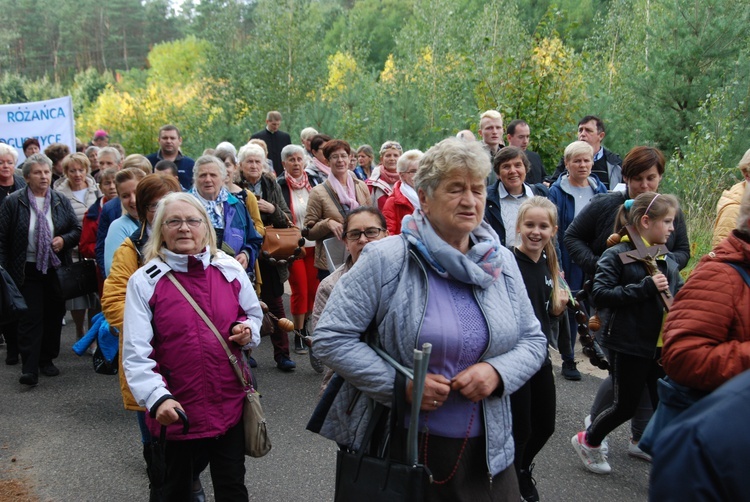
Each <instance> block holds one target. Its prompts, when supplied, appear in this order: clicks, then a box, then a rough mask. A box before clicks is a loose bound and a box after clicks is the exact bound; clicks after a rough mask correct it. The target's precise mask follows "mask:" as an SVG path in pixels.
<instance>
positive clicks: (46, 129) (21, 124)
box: [0, 96, 76, 163]
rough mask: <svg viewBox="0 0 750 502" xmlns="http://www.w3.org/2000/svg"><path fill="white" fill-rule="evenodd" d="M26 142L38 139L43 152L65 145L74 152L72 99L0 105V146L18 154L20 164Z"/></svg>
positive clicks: (74, 135)
mask: <svg viewBox="0 0 750 502" xmlns="http://www.w3.org/2000/svg"><path fill="white" fill-rule="evenodd" d="M27 138H36V139H38V140H39V144H40V145H41V150H42V152H44V149H45V148H47V147H48V146H49V145H51V144H52V143H64V144H66V145H68V147H70V151H71V152H75V151H76V133H75V120H74V119H73V100H72V99H71V97H70V96H65V97H63V98H57V99H50V100H47V101H36V102H34V103H20V104H16V105H0V143H7V144H8V145H10V146H12V147H14V148H15V149H16V150H18V162H19V163H20V162H22V161H23V160H24V159H25V158H26V156H25V155H24V154H23V142H24V141H26V139H27Z"/></svg>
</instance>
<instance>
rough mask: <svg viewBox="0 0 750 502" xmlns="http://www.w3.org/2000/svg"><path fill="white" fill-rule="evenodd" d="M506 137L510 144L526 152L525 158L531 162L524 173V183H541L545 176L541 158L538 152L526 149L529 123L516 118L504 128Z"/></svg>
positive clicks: (529, 130) (528, 138)
mask: <svg viewBox="0 0 750 502" xmlns="http://www.w3.org/2000/svg"><path fill="white" fill-rule="evenodd" d="M506 132H507V134H506V138H507V140H508V144H509V145H510V146H517V147H518V148H520V149H521V150H523V152H524V153H525V154H526V158H528V159H529V162H530V163H531V168H530V169H529V172H528V174H527V175H526V183H529V184H530V185H534V184H536V183H541V182H542V181H544V178H545V177H546V176H547V171H545V170H544V164H542V158H541V157H540V156H539V154H538V153H536V152H532V151H531V150H529V149H528V147H529V141H530V139H531V128H530V127H529V124H527V123H526V122H524V121H523V120H521V119H516V120H513V121H511V123H510V124H508V129H507V130H506Z"/></svg>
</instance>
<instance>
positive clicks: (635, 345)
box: [591, 242, 682, 357]
mask: <svg viewBox="0 0 750 502" xmlns="http://www.w3.org/2000/svg"><path fill="white" fill-rule="evenodd" d="M633 249H634V246H633V245H632V244H631V243H629V242H622V243H620V244H617V245H616V246H612V247H611V248H610V249H608V250H607V251H605V252H604V254H603V255H602V257H601V259H599V263H598V266H597V269H596V275H595V276H594V287H593V289H592V291H591V293H592V295H593V297H594V301H595V302H596V305H597V307H602V308H605V309H608V310H609V315H608V316H607V317H606V318H605V319H603V321H604V323H605V325H604V329H603V331H602V335H601V343H602V345H604V346H605V347H607V348H608V349H611V350H616V351H618V352H623V353H625V354H630V355H634V356H638V357H656V355H657V354H656V342H657V340H658V338H659V332H660V331H661V326H662V323H663V322H664V309H663V307H662V305H661V303H660V300H659V299H658V298H657V296H658V293H659V292H658V290H657V289H656V285H655V284H654V280H653V279H652V278H651V276H650V275H649V274H648V273H647V272H646V268H645V266H644V265H643V263H639V262H635V263H629V264H627V265H624V264H623V263H622V260H621V259H620V256H619V254H620V253H622V252H624V251H630V250H633ZM656 263H657V266H658V267H659V270H660V271H661V272H662V273H663V274H664V275H665V276H667V281H669V289H670V291H671V293H672V296H674V295H676V294H677V291H679V289H680V288H681V287H682V278H681V277H680V272H679V270H678V268H677V264H676V263H675V262H674V260H672V258H670V257H669V256H667V258H666V260H656Z"/></svg>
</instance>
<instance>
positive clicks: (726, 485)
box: [649, 371, 750, 502]
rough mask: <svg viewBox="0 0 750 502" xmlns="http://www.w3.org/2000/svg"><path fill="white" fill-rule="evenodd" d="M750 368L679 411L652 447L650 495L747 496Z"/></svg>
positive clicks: (664, 499) (663, 501)
mask: <svg viewBox="0 0 750 502" xmlns="http://www.w3.org/2000/svg"><path fill="white" fill-rule="evenodd" d="M748 422H750V371H745V372H744V373H742V374H740V375H738V376H736V377H734V378H733V379H732V380H730V381H729V382H727V383H725V384H724V385H722V386H721V387H719V388H718V389H716V390H715V391H714V392H713V393H712V394H710V395H709V396H707V397H704V398H703V399H702V400H700V401H699V402H697V403H696V404H694V405H693V406H691V407H690V408H689V409H688V410H686V411H685V412H683V413H682V414H681V415H680V416H678V417H677V418H676V419H675V420H674V421H673V422H672V423H671V424H670V425H669V427H667V428H666V429H664V431H662V433H661V434H659V437H658V439H657V441H656V444H655V447H654V457H653V463H652V468H651V484H650V487H649V500H652V501H659V502H669V501H679V502H690V501H709V500H748V494H750V476H748V473H747V466H748V460H747V459H748V456H747V452H748V451H750V434H748V430H747V424H748Z"/></svg>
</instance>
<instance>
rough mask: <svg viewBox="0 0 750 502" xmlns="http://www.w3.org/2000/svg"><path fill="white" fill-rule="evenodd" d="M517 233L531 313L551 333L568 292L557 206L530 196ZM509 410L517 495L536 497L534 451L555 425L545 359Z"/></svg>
mask: <svg viewBox="0 0 750 502" xmlns="http://www.w3.org/2000/svg"><path fill="white" fill-rule="evenodd" d="M516 233H517V234H519V236H520V239H517V240H516V242H520V244H519V245H518V246H517V247H515V248H513V254H514V255H515V257H516V262H517V263H518V268H519V269H520V270H521V275H522V276H523V280H524V283H525V284H526V290H527V292H528V295H529V298H530V299H531V305H532V306H533V308H534V313H535V314H536V317H537V319H539V322H540V323H541V325H542V331H543V332H544V334H545V335H547V339H548V340H549V338H550V317H557V316H559V315H560V314H562V313H563V312H564V311H565V306H566V304H567V302H568V295H567V292H566V291H565V290H564V289H562V287H561V284H560V282H561V281H560V279H559V277H560V268H559V265H558V261H557V253H556V252H555V246H554V243H553V241H552V238H553V236H555V235H556V234H557V208H556V207H555V205H554V204H553V203H552V202H550V201H549V199H547V198H545V197H539V196H536V197H532V198H530V199H529V200H527V201H526V202H524V203H523V204H522V205H521V207H520V208H519V210H518V219H517V222H516ZM510 404H511V411H512V413H513V440H514V442H515V446H516V452H515V467H516V472H517V474H518V483H519V488H520V490H521V496H522V497H523V499H524V500H526V501H537V500H539V494H538V493H537V490H536V487H535V486H534V481H533V480H532V478H531V469H532V462H533V461H534V457H535V456H536V454H537V453H539V451H541V449H542V448H543V447H544V445H545V444H546V443H547V440H549V438H550V437H551V436H552V434H553V433H554V431H555V408H556V403H555V381H554V378H553V377H552V363H551V361H550V360H549V357H548V358H547V361H546V362H545V363H544V364H543V365H542V367H541V368H540V369H539V371H538V372H537V373H536V374H535V375H534V376H532V377H531V379H530V380H529V381H528V382H526V384H525V385H524V386H523V387H521V388H520V389H519V390H518V391H516V392H515V393H514V394H513V395H512V396H511V397H510Z"/></svg>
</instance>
